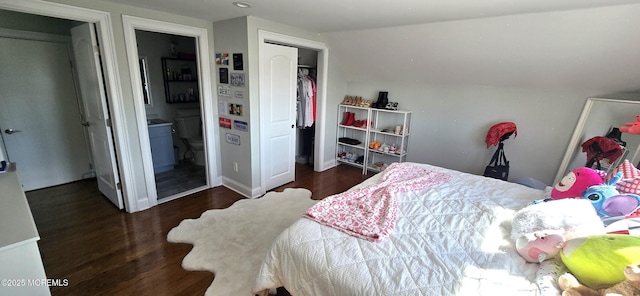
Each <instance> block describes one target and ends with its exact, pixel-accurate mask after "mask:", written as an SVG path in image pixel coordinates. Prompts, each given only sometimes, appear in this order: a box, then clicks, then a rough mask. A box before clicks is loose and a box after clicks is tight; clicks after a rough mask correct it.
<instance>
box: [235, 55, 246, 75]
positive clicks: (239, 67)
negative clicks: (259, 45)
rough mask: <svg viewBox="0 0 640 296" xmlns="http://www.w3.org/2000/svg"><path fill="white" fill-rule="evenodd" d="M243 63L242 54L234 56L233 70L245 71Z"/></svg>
mask: <svg viewBox="0 0 640 296" xmlns="http://www.w3.org/2000/svg"><path fill="white" fill-rule="evenodd" d="M243 68H244V67H243V63H242V54H241V53H234V54H233V70H236V71H242V70H243Z"/></svg>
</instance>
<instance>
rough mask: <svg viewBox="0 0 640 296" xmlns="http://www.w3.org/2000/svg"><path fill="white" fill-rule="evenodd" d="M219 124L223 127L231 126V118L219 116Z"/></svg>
mask: <svg viewBox="0 0 640 296" xmlns="http://www.w3.org/2000/svg"><path fill="white" fill-rule="evenodd" d="M219 124H220V127H223V128H229V129H230V128H231V119H229V118H224V117H219Z"/></svg>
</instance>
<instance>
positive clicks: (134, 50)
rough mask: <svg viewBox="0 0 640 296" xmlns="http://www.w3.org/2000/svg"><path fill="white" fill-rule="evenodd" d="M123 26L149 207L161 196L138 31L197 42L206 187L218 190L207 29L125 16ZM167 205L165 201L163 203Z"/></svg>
mask: <svg viewBox="0 0 640 296" xmlns="http://www.w3.org/2000/svg"><path fill="white" fill-rule="evenodd" d="M122 25H123V27H124V35H125V43H126V51H127V58H128V64H129V73H130V74H131V88H132V91H133V96H134V108H135V111H136V114H139V115H141V116H136V124H137V127H138V134H139V135H140V146H141V150H142V166H143V168H144V175H145V182H146V188H147V192H148V203H149V207H153V206H155V205H157V204H158V193H157V190H156V181H155V177H154V170H153V160H152V157H151V144H150V142H149V130H148V128H147V118H146V116H144V114H146V107H145V105H144V95H143V93H142V88H141V87H140V85H142V81H141V80H140V69H139V67H138V46H137V41H136V40H137V39H136V32H135V31H136V30H143V31H149V32H156V33H164V34H172V35H180V36H186V37H193V38H195V42H196V55H197V62H198V66H197V67H198V75H197V77H198V84H199V89H200V92H201V95H200V98H201V99H200V110H201V116H202V122H203V131H202V133H203V137H202V138H203V142H204V147H205V149H204V150H205V159H206V163H207V166H206V167H207V169H206V172H207V185H206V188H211V187H214V186H218V185H220V184H221V183H222V181H221V178H220V177H219V176H217V167H218V166H217V160H216V159H217V157H216V155H217V154H216V149H215V147H216V145H215V140H212V139H217V138H218V137H216V134H217V133H216V131H215V125H213V118H215V117H217V114H215V108H214V107H213V104H214V102H217V100H218V99H217V97H216V95H215V94H214V93H213V92H212V88H211V81H212V76H211V68H210V64H209V52H210V51H209V39H208V36H207V30H206V29H204V28H198V27H192V26H187V25H181V24H175V23H170V22H164V21H158V20H152V19H147V18H141V17H135V16H130V15H123V16H122ZM201 190H203V187H200V188H195V189H191V190H187V191H184V192H181V193H178V194H176V195H173V196H172V197H171V198H168V199H166V201H168V200H172V199H175V198H179V197H182V196H186V195H189V194H192V193H195V192H198V191H201ZM163 201H165V200H163Z"/></svg>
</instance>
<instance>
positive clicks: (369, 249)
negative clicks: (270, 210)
mask: <svg viewBox="0 0 640 296" xmlns="http://www.w3.org/2000/svg"><path fill="white" fill-rule="evenodd" d="M416 165H418V166H421V167H424V168H426V169H428V170H433V171H437V172H444V173H448V174H450V175H451V179H450V180H449V181H448V182H447V183H444V184H440V185H435V186H433V187H430V188H427V189H423V190H419V191H414V192H407V193H401V194H398V195H397V198H398V213H397V214H398V219H397V222H396V226H395V230H394V232H393V233H392V234H391V236H390V237H388V238H386V239H385V240H382V241H380V242H369V241H366V240H363V239H360V238H356V237H353V236H350V235H348V234H346V233H344V232H341V231H339V230H336V229H334V228H331V227H328V226H324V225H321V224H319V223H317V222H315V221H312V220H310V219H307V218H301V219H300V220H298V221H296V222H295V223H294V224H293V225H291V226H290V227H289V228H288V229H286V230H285V231H284V232H282V233H281V234H280V235H279V237H278V238H277V239H276V240H275V241H274V243H273V245H272V247H271V249H270V251H269V252H268V253H267V255H266V258H265V260H264V262H263V265H262V267H261V269H260V271H259V274H258V275H257V277H256V281H255V284H254V287H253V291H254V292H256V293H258V294H259V293H261V292H262V293H264V290H266V289H269V288H275V287H285V288H286V289H287V291H289V292H290V293H291V294H292V295H295V296H298V295H313V296H320V295H492V296H493V295H536V294H537V292H538V287H537V285H536V284H535V278H536V272H537V269H538V265H537V264H532V263H526V262H525V261H524V259H522V258H521V257H520V256H519V255H518V253H517V252H516V250H515V248H514V245H513V243H512V242H511V240H510V239H509V235H510V230H511V217H512V216H513V214H514V213H515V211H517V210H519V209H521V208H523V207H524V206H526V205H527V204H528V203H529V202H531V201H532V200H534V199H540V198H542V197H543V195H544V192H543V191H542V190H536V189H531V188H528V187H525V186H522V185H518V184H514V183H509V182H504V181H501V180H497V179H491V178H485V177H482V176H477V175H471V174H467V173H462V172H458V171H453V170H448V169H444V168H440V167H435V166H430V165H425V164H416ZM379 178H380V174H378V175H376V176H374V177H372V178H370V179H369V180H367V181H365V182H363V183H362V184H360V185H358V186H366V185H368V184H372V183H374V182H377V180H378V179H379ZM358 186H356V187H358Z"/></svg>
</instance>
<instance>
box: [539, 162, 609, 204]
mask: <svg viewBox="0 0 640 296" xmlns="http://www.w3.org/2000/svg"><path fill="white" fill-rule="evenodd" d="M604 177H606V172H604V171H599V170H594V169H591V168H587V167H581V168H577V169H575V170H573V171H571V172H569V174H567V175H566V176H564V178H562V180H560V182H558V184H556V186H554V187H553V190H551V198H553V199H563V198H582V193H583V192H584V191H585V190H587V188H589V187H591V186H593V185H601V184H602V182H603V180H604Z"/></svg>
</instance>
